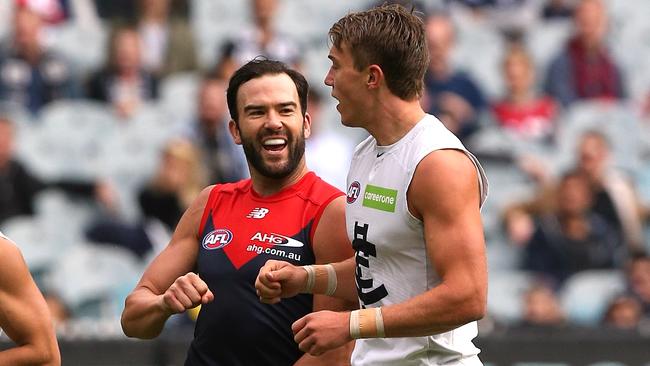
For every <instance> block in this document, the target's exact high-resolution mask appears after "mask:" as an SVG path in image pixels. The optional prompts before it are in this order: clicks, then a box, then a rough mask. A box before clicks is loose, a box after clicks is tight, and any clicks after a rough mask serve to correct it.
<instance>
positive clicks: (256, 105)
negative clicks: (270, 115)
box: [244, 102, 298, 112]
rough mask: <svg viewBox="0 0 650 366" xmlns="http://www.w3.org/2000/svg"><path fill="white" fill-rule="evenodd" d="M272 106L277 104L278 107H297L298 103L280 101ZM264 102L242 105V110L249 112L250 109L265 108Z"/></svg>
mask: <svg viewBox="0 0 650 366" xmlns="http://www.w3.org/2000/svg"><path fill="white" fill-rule="evenodd" d="M274 106H279V107H280V108H284V107H294V108H297V107H298V104H297V103H296V102H282V103H277V104H275V105H274ZM266 107H267V106H266V105H265V104H249V105H247V106H244V112H250V111H256V110H260V109H262V110H263V109H266Z"/></svg>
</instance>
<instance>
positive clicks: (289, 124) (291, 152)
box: [231, 74, 311, 179]
mask: <svg viewBox="0 0 650 366" xmlns="http://www.w3.org/2000/svg"><path fill="white" fill-rule="evenodd" d="M237 109H238V111H239V116H240V117H239V122H238V124H237V126H236V129H235V130H234V131H232V132H233V136H234V138H235V142H236V143H238V144H241V145H242V146H243V148H244V152H245V154H246V157H247V159H248V161H249V163H250V165H251V168H252V169H254V170H256V171H257V172H258V173H260V174H261V175H263V176H265V177H268V178H276V179H281V178H285V177H287V176H289V175H291V173H293V172H294V171H295V170H296V168H297V167H298V166H299V164H300V163H301V162H303V156H304V152H305V138H307V137H309V134H310V131H311V130H310V127H311V120H310V117H309V115H308V114H306V115H305V116H304V117H303V115H302V112H301V108H300V101H299V98H298V92H297V90H296V86H295V84H294V82H293V81H292V80H291V78H290V77H289V76H288V75H286V74H274V75H265V76H262V77H259V78H256V79H252V80H250V81H247V82H246V83H244V84H242V86H241V88H240V89H239V91H238V97H237ZM231 130H233V129H232V128H231Z"/></svg>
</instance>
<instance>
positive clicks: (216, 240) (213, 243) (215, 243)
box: [201, 229, 232, 250]
mask: <svg viewBox="0 0 650 366" xmlns="http://www.w3.org/2000/svg"><path fill="white" fill-rule="evenodd" d="M231 241H232V232H231V231H230V230H228V229H217V230H213V231H211V232H210V233H209V234H208V235H206V236H205V237H204V238H203V242H202V243H201V245H203V248H205V249H207V250H213V249H221V248H223V247H225V246H226V245H228V244H230V242H231Z"/></svg>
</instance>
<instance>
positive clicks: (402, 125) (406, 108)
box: [365, 96, 425, 146]
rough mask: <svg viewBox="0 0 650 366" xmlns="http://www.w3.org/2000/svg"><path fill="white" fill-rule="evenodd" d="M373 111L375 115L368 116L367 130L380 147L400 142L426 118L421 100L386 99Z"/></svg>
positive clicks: (392, 97)
mask: <svg viewBox="0 0 650 366" xmlns="http://www.w3.org/2000/svg"><path fill="white" fill-rule="evenodd" d="M372 110H373V111H375V113H374V114H373V115H370V116H368V118H367V121H369V122H368V123H367V124H366V126H365V128H366V130H367V131H368V133H370V134H371V135H372V136H373V137H374V138H375V140H377V144H378V145H380V146H388V145H392V144H394V143H395V142H397V141H399V140H400V139H401V138H402V137H404V136H405V135H406V134H407V133H408V132H409V131H410V130H411V129H412V128H413V127H415V125H416V124H417V123H418V122H419V121H420V120H421V119H422V118H424V116H425V112H424V110H422V107H421V106H420V102H419V100H417V99H414V100H412V101H405V100H402V99H399V98H397V97H395V96H391V97H388V98H384V99H383V100H382V102H380V103H378V105H377V106H376V108H372Z"/></svg>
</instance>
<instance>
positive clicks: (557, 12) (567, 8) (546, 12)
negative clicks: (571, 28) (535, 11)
mask: <svg viewBox="0 0 650 366" xmlns="http://www.w3.org/2000/svg"><path fill="white" fill-rule="evenodd" d="M573 11H574V8H573V6H571V5H570V4H569V3H568V1H567V0H547V1H546V4H544V7H542V19H545V20H563V19H568V18H571V17H572V16H573Z"/></svg>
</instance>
